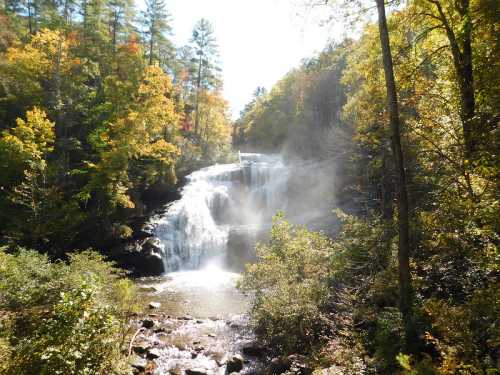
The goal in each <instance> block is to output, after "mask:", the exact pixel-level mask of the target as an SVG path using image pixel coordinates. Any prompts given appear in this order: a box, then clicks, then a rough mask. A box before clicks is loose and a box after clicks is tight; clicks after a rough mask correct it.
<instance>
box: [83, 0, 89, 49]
mask: <svg viewBox="0 0 500 375" xmlns="http://www.w3.org/2000/svg"><path fill="white" fill-rule="evenodd" d="M87 17H88V14H87V0H83V43H84V45H85V38H86V36H87Z"/></svg>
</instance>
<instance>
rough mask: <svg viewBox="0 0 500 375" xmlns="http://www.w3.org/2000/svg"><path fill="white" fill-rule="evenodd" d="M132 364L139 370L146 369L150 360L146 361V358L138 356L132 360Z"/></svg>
mask: <svg viewBox="0 0 500 375" xmlns="http://www.w3.org/2000/svg"><path fill="white" fill-rule="evenodd" d="M130 365H131V366H132V367H133V368H135V369H137V370H139V371H144V370H145V369H146V366H147V365H148V361H146V360H145V359H144V358H141V357H136V358H134V359H133V360H132V362H131V363H130Z"/></svg>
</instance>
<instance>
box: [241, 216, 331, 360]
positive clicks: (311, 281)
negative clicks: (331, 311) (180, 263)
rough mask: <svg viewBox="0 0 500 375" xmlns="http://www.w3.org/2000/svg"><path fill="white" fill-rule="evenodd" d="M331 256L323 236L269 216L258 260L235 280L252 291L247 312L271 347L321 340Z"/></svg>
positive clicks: (290, 348) (300, 346) (291, 348)
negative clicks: (266, 236)
mask: <svg viewBox="0 0 500 375" xmlns="http://www.w3.org/2000/svg"><path fill="white" fill-rule="evenodd" d="M331 255H332V251H331V243H330V240H329V239H328V238H327V237H326V236H324V235H322V234H321V233H315V232H310V231H308V230H306V229H305V228H302V227H295V226H293V225H291V224H289V223H288V222H286V221H285V220H284V219H283V216H281V215H278V216H277V217H275V218H274V222H273V227H272V230H271V238H270V243H269V245H268V246H258V248H257V257H258V259H259V262H258V263H256V264H252V265H249V266H248V267H247V269H246V272H245V274H244V276H243V278H242V280H241V282H240V287H241V288H242V289H245V290H248V291H252V292H253V293H254V294H255V300H254V305H253V308H252V312H251V315H252V317H253V319H254V321H255V323H256V326H257V332H258V333H259V334H260V336H261V337H262V338H263V339H264V340H266V341H267V342H268V343H269V344H270V345H271V346H272V347H273V348H275V349H277V350H279V351H281V352H284V353H291V352H296V351H307V350H308V349H310V348H311V347H312V346H313V345H314V344H315V343H317V342H318V340H319V339H320V338H321V336H322V333H323V331H324V328H325V327H326V324H327V320H326V318H325V317H324V316H323V314H322V312H321V307H322V306H323V304H324V303H325V302H326V300H327V297H328V276H329V270H330V263H331Z"/></svg>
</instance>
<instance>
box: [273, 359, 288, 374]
mask: <svg viewBox="0 0 500 375" xmlns="http://www.w3.org/2000/svg"><path fill="white" fill-rule="evenodd" d="M290 365H291V363H290V362H289V361H288V360H287V359H283V358H278V357H276V358H273V359H272V360H271V363H270V364H269V372H270V373H271V374H273V375H279V374H283V373H284V372H287V371H288V370H290Z"/></svg>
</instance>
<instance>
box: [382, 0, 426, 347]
mask: <svg viewBox="0 0 500 375" xmlns="http://www.w3.org/2000/svg"><path fill="white" fill-rule="evenodd" d="M375 1H376V3H377V10H378V25H379V34H380V44H381V47H382V60H383V64H384V73H385V83H386V89H387V108H388V112H389V124H390V132H391V143H392V152H393V154H394V159H395V166H396V174H397V176H398V184H397V185H398V186H397V192H398V216H399V217H398V232H399V245H398V268H399V308H400V310H401V314H402V317H403V324H404V329H405V343H406V349H407V350H408V351H409V352H414V351H415V349H416V343H417V335H416V330H415V324H414V320H413V301H412V294H413V292H412V287H411V274H410V236H409V219H408V215H409V213H408V192H407V189H406V174H405V166H404V159H403V150H402V146H401V132H400V123H399V109H398V98H397V92H396V83H395V79H394V69H393V64H392V55H391V47H390V43H389V31H388V28H387V19H386V15H385V4H384V0H375Z"/></svg>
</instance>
